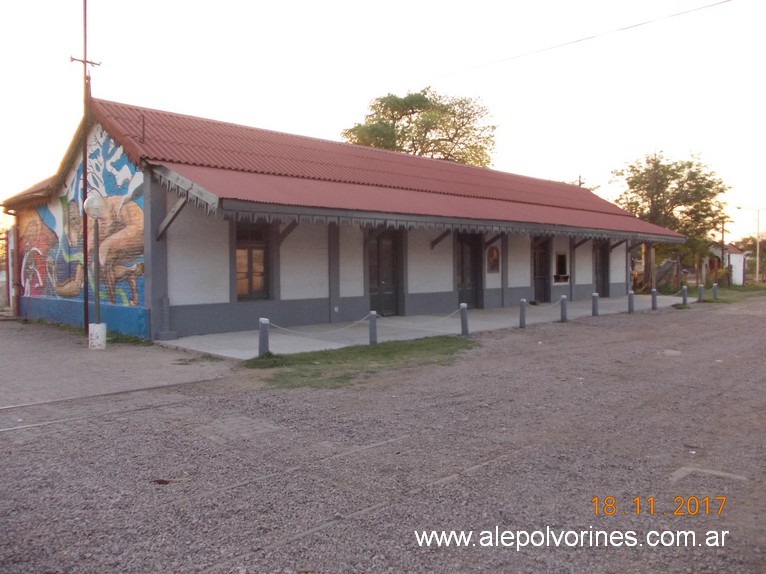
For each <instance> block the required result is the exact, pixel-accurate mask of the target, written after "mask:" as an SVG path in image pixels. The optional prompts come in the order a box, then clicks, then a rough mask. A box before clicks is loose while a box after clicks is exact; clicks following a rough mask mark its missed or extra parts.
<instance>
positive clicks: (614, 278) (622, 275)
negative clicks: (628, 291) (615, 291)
mask: <svg viewBox="0 0 766 574" xmlns="http://www.w3.org/2000/svg"><path fill="white" fill-rule="evenodd" d="M626 249H627V244H626V243H623V244H622V245H618V246H617V247H615V248H614V249H612V251H611V253H610V256H609V282H610V283H625V281H626V280H627V275H626V270H625V265H626V264H625V250H626Z"/></svg>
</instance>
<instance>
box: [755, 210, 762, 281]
mask: <svg viewBox="0 0 766 574" xmlns="http://www.w3.org/2000/svg"><path fill="white" fill-rule="evenodd" d="M760 280H761V210H760V209H758V210H757V211H756V212H755V282H756V283H758V282H760Z"/></svg>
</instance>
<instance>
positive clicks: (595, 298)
mask: <svg viewBox="0 0 766 574" xmlns="http://www.w3.org/2000/svg"><path fill="white" fill-rule="evenodd" d="M591 315H593V316H594V317H598V293H593V294H592V295H591Z"/></svg>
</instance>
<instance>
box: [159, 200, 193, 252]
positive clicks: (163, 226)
mask: <svg viewBox="0 0 766 574" xmlns="http://www.w3.org/2000/svg"><path fill="white" fill-rule="evenodd" d="M186 203H187V199H186V197H185V196H182V197H179V198H178V201H176V203H175V205H174V206H173V208H172V209H171V210H170V211H169V212H168V214H167V215H166V216H165V217H164V219H163V220H162V222H161V223H160V225H159V227H158V228H157V241H160V240H161V239H162V238H163V237H165V233H166V232H167V230H168V227H170V224H171V223H173V221H174V220H175V218H176V217H178V214H179V213H181V210H182V209H183V208H184V207H186Z"/></svg>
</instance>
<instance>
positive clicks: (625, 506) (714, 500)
mask: <svg viewBox="0 0 766 574" xmlns="http://www.w3.org/2000/svg"><path fill="white" fill-rule="evenodd" d="M591 503H592V504H593V510H594V513H595V514H596V516H600V515H606V516H615V515H624V514H633V515H649V516H654V515H660V516H710V515H717V516H720V515H721V513H722V512H723V509H724V506H725V505H726V497H725V496H703V497H699V496H676V497H674V498H673V501H672V503H671V502H670V501H669V500H668V501H658V500H657V499H655V497H654V496H647V497H641V496H636V497H635V498H633V499H629V500H627V501H618V500H617V499H616V498H615V497H614V496H604V497H599V496H594V497H593V498H592V499H591Z"/></svg>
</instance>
